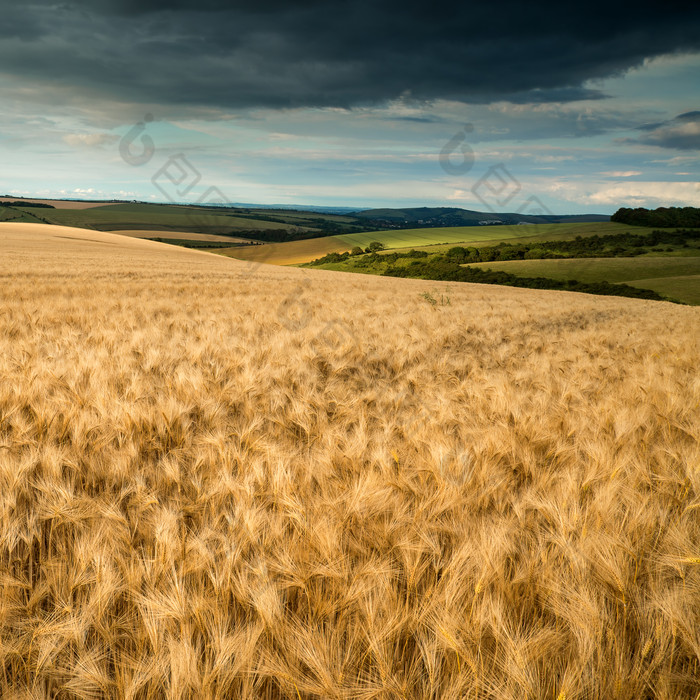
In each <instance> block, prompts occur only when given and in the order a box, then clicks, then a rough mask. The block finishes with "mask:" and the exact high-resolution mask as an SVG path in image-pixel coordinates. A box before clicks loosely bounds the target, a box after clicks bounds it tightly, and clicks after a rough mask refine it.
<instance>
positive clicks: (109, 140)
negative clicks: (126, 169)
mask: <svg viewBox="0 0 700 700" xmlns="http://www.w3.org/2000/svg"><path fill="white" fill-rule="evenodd" d="M118 140H119V136H117V134H64V135H63V141H64V142H65V143H67V144H68V145H69V146H73V147H74V148H83V147H84V148H100V147H102V146H111V145H112V144H113V143H116V142H117V141H118Z"/></svg>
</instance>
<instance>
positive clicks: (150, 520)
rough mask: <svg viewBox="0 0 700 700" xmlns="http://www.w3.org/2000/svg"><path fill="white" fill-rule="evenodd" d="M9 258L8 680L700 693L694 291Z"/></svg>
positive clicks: (16, 229)
mask: <svg viewBox="0 0 700 700" xmlns="http://www.w3.org/2000/svg"><path fill="white" fill-rule="evenodd" d="M0 278H1V279H2V284H1V285H0V659H1V660H2V668H3V673H0V695H1V696H2V697H8V698H9V697H60V698H88V697H90V698H98V697H99V698H102V697H109V698H111V697H115V698H116V697H120V698H121V697H130V698H156V697H159V698H160V697H167V698H187V697H197V698H248V699H251V700H252V699H253V698H256V699H257V698H268V699H272V698H288V699H290V700H291V699H295V700H307V699H309V698H324V699H325V698H342V699H348V700H349V699H350V698H360V697H362V698H447V699H455V700H456V699H457V698H464V697H479V698H484V699H485V698H492V699H494V700H495V699H496V698H510V697H513V698H515V697H533V698H545V697H547V698H560V700H561V699H563V698H578V697H586V698H592V699H599V700H603V699H604V698H613V697H614V698H619V699H622V700H633V699H635V700H636V699H638V698H642V697H655V698H666V699H668V700H670V699H671V698H674V699H678V698H695V697H696V696H697V692H698V680H697V679H698V663H699V661H700V640H699V638H698V630H700V603H699V601H700V519H699V518H698V507H700V470H699V468H698V465H699V464H700V449H699V447H698V445H699V444H700V441H699V438H700V434H699V426H700V379H699V378H698V373H697V365H698V357H699V355H700V347H699V345H700V332H698V331H700V310H698V309H695V308H688V307H680V306H674V305H672V304H667V303H660V302H647V301H637V300H628V299H620V298H608V297H592V296H587V295H579V294H573V293H565V292H538V291H535V290H523V289H513V288H499V287H494V286H479V285H466V284H464V285H459V284H449V285H445V284H439V285H438V284H436V283H433V282H426V281H421V280H400V279H386V278H376V277H369V276H364V275H352V274H343V273H333V272H325V271H317V270H302V269H294V268H280V267H271V266H255V265H254V264H246V263H243V262H239V261H234V260H230V259H226V258H223V257H220V256H215V255H212V254H209V253H203V252H196V251H191V250H185V249H180V248H175V247H169V246H166V245H163V244H158V243H154V242H150V241H144V240H139V239H134V238H126V237H121V236H118V235H115V234H108V233H99V232H93V231H90V232H88V231H81V230H76V229H60V228H57V227H45V228H44V227H40V226H38V225H20V224H16V225H13V224H0ZM431 300H432V301H431ZM433 302H434V303H433Z"/></svg>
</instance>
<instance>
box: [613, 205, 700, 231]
mask: <svg viewBox="0 0 700 700" xmlns="http://www.w3.org/2000/svg"><path fill="white" fill-rule="evenodd" d="M610 221H615V222H617V223H620V224H630V225H632V226H661V227H663V228H673V227H675V226H690V227H694V228H695V227H700V209H699V208H697V207H658V208H657V209H645V208H644V207H637V208H635V209H628V208H626V207H622V208H621V209H618V210H617V211H616V212H615V213H614V214H613V215H612V216H611V217H610Z"/></svg>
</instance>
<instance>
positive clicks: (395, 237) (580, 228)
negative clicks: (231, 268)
mask: <svg viewBox="0 0 700 700" xmlns="http://www.w3.org/2000/svg"><path fill="white" fill-rule="evenodd" d="M632 230H634V231H635V232H637V233H650V232H651V231H652V230H653V229H650V228H644V227H641V226H636V227H631V226H626V225H625V224H614V223H610V222H608V221H604V222H594V223H573V224H533V225H531V226H458V227H450V228H423V229H404V230H396V231H370V232H366V233H351V234H343V235H339V236H326V237H324V238H312V239H309V240H305V241H290V242H289V243H270V244H266V245H262V246H256V247H255V248H251V249H249V250H243V249H240V248H237V249H232V250H231V251H222V252H223V254H225V255H230V256H231V257H234V258H240V259H243V260H255V261H256V262H266V263H270V264H273V265H302V264H304V263H307V262H311V261H312V260H316V259H317V258H320V257H323V256H324V255H327V254H328V253H343V252H345V251H347V250H351V249H352V248H353V247H354V246H360V247H362V248H365V247H367V246H368V245H369V244H370V243H371V242H372V241H379V242H380V243H383V244H384V245H385V246H386V249H387V250H400V249H406V248H415V249H416V250H426V251H428V252H430V253H439V252H441V251H443V250H445V249H447V248H450V247H452V246H454V245H458V244H461V245H470V246H475V247H479V246H486V245H494V244H496V243H500V242H507V243H513V242H516V241H518V242H523V243H527V242H534V241H544V240H549V241H551V240H570V239H572V238H576V236H593V235H595V234H598V235H601V236H604V235H606V234H613V233H624V232H625V231H632ZM342 269H346V268H342Z"/></svg>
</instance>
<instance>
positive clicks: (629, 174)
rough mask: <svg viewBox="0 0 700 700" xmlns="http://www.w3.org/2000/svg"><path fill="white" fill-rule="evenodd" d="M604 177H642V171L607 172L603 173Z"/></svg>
mask: <svg viewBox="0 0 700 700" xmlns="http://www.w3.org/2000/svg"><path fill="white" fill-rule="evenodd" d="M601 174H602V175H609V176H610V177H633V176H634V175H641V174H642V171H641V170H608V171H607V172H604V173H601Z"/></svg>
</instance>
